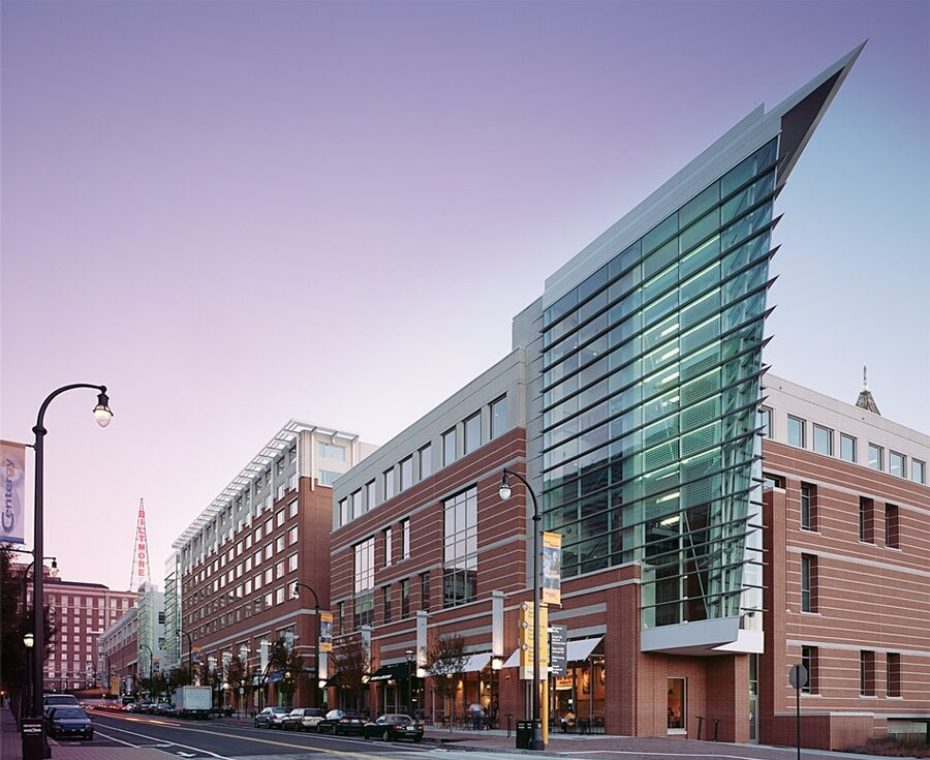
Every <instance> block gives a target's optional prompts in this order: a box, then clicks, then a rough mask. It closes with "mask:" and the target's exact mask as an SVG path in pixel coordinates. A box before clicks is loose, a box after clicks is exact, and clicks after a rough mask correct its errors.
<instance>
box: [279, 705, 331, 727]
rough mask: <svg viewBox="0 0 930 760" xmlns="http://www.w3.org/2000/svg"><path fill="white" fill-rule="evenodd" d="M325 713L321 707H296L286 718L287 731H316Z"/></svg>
mask: <svg viewBox="0 0 930 760" xmlns="http://www.w3.org/2000/svg"><path fill="white" fill-rule="evenodd" d="M324 715H325V713H324V712H323V711H322V710H321V709H320V708H319V707H295V708H294V709H293V710H291V712H290V714H288V715H286V716H284V728H285V730H289V729H295V730H297V731H316V730H317V726H318V725H319V723H320V721H321V720H323V716H324Z"/></svg>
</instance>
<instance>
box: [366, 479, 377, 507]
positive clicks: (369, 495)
mask: <svg viewBox="0 0 930 760" xmlns="http://www.w3.org/2000/svg"><path fill="white" fill-rule="evenodd" d="M376 506H378V497H377V495H376V493H375V481H373V480H369V481H368V482H367V483H366V484H365V509H366V510H368V511H369V512H370V511H371V510H373V509H374V508H375V507H376Z"/></svg>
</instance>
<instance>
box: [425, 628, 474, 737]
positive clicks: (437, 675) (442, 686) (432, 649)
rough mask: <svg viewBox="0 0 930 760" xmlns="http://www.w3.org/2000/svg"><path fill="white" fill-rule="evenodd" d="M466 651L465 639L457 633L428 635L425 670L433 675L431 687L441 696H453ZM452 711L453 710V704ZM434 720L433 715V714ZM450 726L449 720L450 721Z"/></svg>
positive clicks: (466, 655) (444, 697) (466, 657)
mask: <svg viewBox="0 0 930 760" xmlns="http://www.w3.org/2000/svg"><path fill="white" fill-rule="evenodd" d="M466 662H468V652H466V651H465V639H464V638H463V637H462V636H461V635H459V634H457V633H449V634H445V635H439V634H434V635H432V636H431V637H430V641H429V646H428V648H427V650H426V670H427V672H428V673H429V674H430V675H431V676H432V677H433V688H434V689H435V691H436V693H437V694H439V696H441V697H442V698H443V704H444V705H445V701H446V700H447V699H453V698H454V697H455V685H456V676H458V675H460V674H461V673H462V672H463V671H464V670H465V663H466ZM452 707H453V712H454V705H453V706H452ZM433 719H434V720H435V716H433ZM449 725H450V728H451V725H452V724H451V722H450V724H449Z"/></svg>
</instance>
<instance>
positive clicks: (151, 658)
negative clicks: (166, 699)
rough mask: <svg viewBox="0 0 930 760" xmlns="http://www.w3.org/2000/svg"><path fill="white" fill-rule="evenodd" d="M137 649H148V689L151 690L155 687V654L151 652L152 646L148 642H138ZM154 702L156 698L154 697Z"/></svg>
mask: <svg viewBox="0 0 930 760" xmlns="http://www.w3.org/2000/svg"><path fill="white" fill-rule="evenodd" d="M139 649H148V650H149V690H150V691H152V690H154V688H155V672H154V671H155V654H154V653H153V652H152V647H150V646H149V645H148V644H139ZM155 699H156V702H157V701H158V698H157V697H156V698H155Z"/></svg>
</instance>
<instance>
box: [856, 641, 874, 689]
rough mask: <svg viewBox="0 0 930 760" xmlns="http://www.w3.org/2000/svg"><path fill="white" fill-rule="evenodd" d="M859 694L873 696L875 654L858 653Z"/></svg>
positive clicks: (867, 652) (863, 651)
mask: <svg viewBox="0 0 930 760" xmlns="http://www.w3.org/2000/svg"><path fill="white" fill-rule="evenodd" d="M859 694H861V695H862V696H863V697H874V696H875V652H869V651H866V650H862V651H861V652H859Z"/></svg>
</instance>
